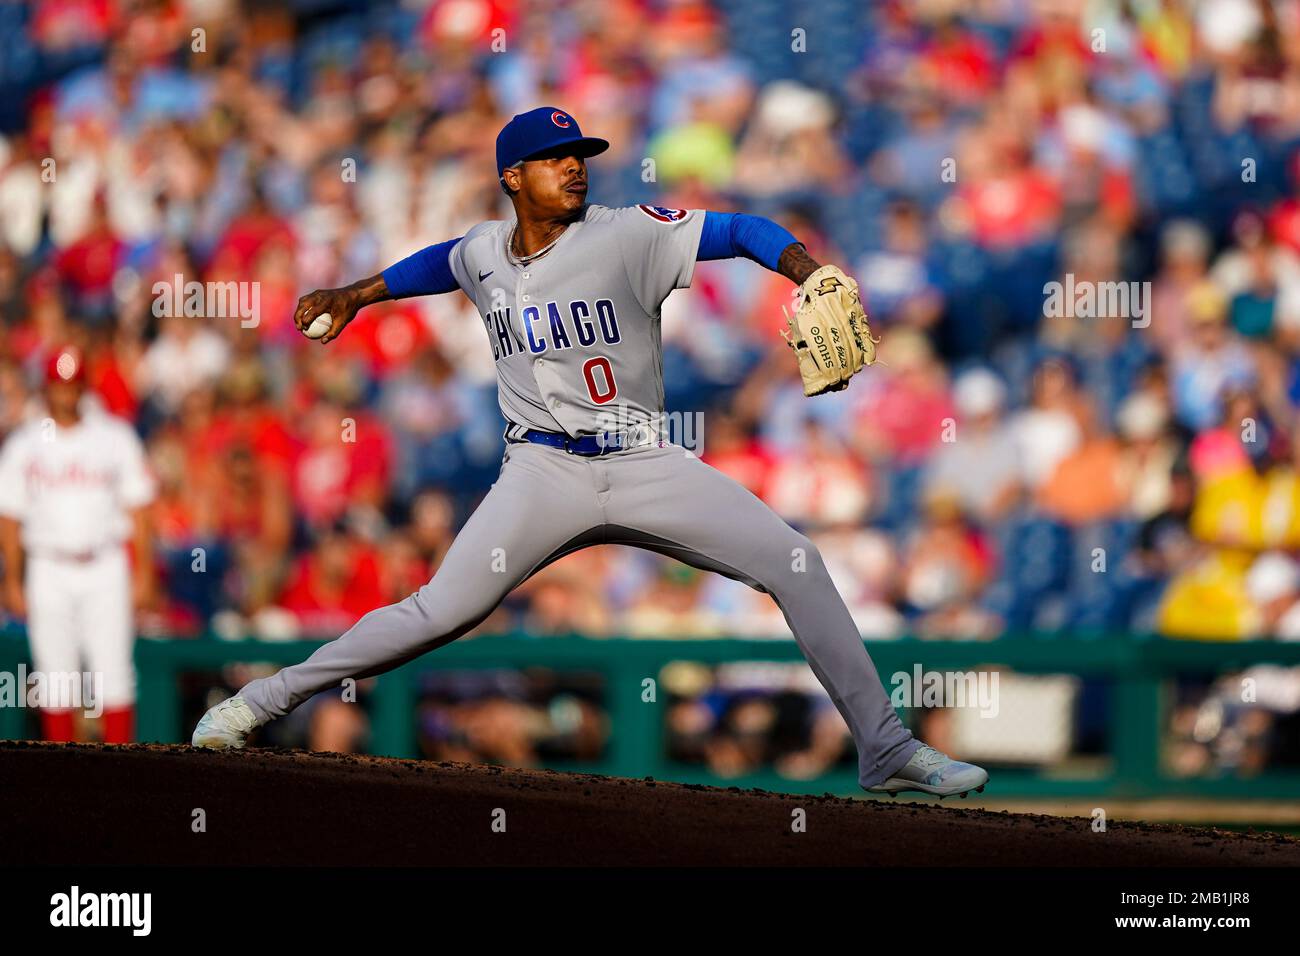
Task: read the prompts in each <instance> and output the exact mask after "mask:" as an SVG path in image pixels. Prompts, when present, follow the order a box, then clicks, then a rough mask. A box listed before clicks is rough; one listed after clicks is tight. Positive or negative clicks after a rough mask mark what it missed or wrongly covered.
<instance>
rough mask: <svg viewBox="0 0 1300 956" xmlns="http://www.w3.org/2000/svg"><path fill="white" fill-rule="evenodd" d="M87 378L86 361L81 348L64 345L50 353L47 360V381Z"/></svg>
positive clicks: (75, 380) (81, 380)
mask: <svg viewBox="0 0 1300 956" xmlns="http://www.w3.org/2000/svg"><path fill="white" fill-rule="evenodd" d="M85 380H86V363H85V362H84V361H83V360H82V357H81V350H80V349H78V348H77V347H76V346H75V345H64V346H62V347H61V348H57V349H55V350H54V351H53V352H51V353H50V357H49V359H47V360H46V362H45V381H47V382H84V381H85Z"/></svg>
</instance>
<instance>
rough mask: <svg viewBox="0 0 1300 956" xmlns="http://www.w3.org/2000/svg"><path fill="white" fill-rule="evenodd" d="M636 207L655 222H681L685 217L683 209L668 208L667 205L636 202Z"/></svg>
mask: <svg viewBox="0 0 1300 956" xmlns="http://www.w3.org/2000/svg"><path fill="white" fill-rule="evenodd" d="M636 208H637V209H640V210H641V211H642V212H643V213H645V214H646V215H647V216H649V217H650V218H651V219H653V220H654V221H655V222H681V221H682V220H683V219H685V218H686V210H685V209H669V208H668V207H667V206H647V205H645V204H643V203H642V204H638V205H637V207H636Z"/></svg>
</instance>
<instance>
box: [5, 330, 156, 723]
mask: <svg viewBox="0 0 1300 956" xmlns="http://www.w3.org/2000/svg"><path fill="white" fill-rule="evenodd" d="M45 380H46V381H45V400H46V406H47V414H46V415H45V416H43V417H41V418H37V419H34V420H32V421H29V422H27V423H26V424H24V425H22V426H21V427H19V428H17V429H15V431H14V432H13V434H11V435H10V436H9V438H8V440H7V441H5V443H4V445H3V447H2V448H0V553H2V554H3V557H4V571H5V579H4V597H5V603H6V604H7V605H8V607H9V609H10V611H12V612H13V613H15V614H17V615H19V616H22V617H26V619H27V637H28V643H29V644H30V647H31V655H32V662H33V665H34V670H35V671H37V672H39V673H40V674H41V675H42V679H43V680H45V681H46V686H47V687H51V688H52V687H54V686H56V685H57V683H58V682H62V681H66V680H67V679H69V678H70V677H71V676H72V675H82V686H83V687H86V688H88V689H89V691H90V693H89V697H86V696H83V698H82V700H81V701H80V702H79V703H77V704H76V706H67V705H68V704H69V703H73V701H71V700H69V699H68V698H66V697H64V698H61V699H49V698H47V699H45V700H42V701H40V702H39V703H40V704H41V731H42V735H43V736H44V737H45V739H47V740H72V739H73V736H74V726H73V714H74V710H75V709H78V708H80V709H84V710H87V711H90V712H92V713H94V712H99V711H100V710H101V709H102V716H103V738H104V742H105V743H129V742H130V741H131V740H132V739H133V738H134V723H135V686H136V685H135V664H134V661H133V657H132V649H133V646H134V640H135V627H134V620H133V613H132V605H133V601H134V603H135V604H137V605H139V604H144V603H147V602H148V601H149V600H150V598H151V595H152V592H153V577H152V567H153V555H152V551H151V547H150V529H149V522H148V517H147V510H148V509H147V506H148V505H149V503H150V502H151V501H152V500H153V498H154V481H153V478H152V477H151V475H150V474H149V471H148V468H147V467H146V465H145V456H144V448H143V446H142V445H141V442H140V439H139V438H138V437H137V436H136V433H135V431H134V430H133V429H132V428H131V426H130V425H129V424H128V423H127V422H124V421H123V420H122V419H120V418H117V417H115V416H113V415H110V414H108V413H107V412H105V411H103V410H102V409H99V408H97V407H94V406H93V405H91V404H90V403H89V402H84V401H83V397H84V393H85V367H84V363H83V360H82V356H81V354H80V353H79V351H78V350H77V349H75V348H72V347H65V348H61V349H58V350H56V351H55V352H54V354H53V355H52V356H51V357H50V360H49V362H48V364H47V367H46V375H45ZM131 536H134V545H135V549H136V550H135V561H134V576H133V573H132V568H131V564H132V562H131V561H130V560H129V559H128V555H127V551H126V546H125V545H126V541H127V538H128V537H131ZM133 582H134V583H133ZM87 676H88V677H89V678H90V679H89V681H87V680H85V677H87ZM52 681H53V683H52ZM64 686H67V685H64ZM96 694H99V695H100V699H98V700H95V699H93V698H94V696H95V695H96ZM51 705H53V706H51Z"/></svg>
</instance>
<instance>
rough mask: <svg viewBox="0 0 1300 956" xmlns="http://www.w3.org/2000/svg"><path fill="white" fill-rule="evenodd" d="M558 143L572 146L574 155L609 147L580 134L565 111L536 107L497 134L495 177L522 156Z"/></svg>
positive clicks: (529, 157) (530, 157) (522, 157)
mask: <svg viewBox="0 0 1300 956" xmlns="http://www.w3.org/2000/svg"><path fill="white" fill-rule="evenodd" d="M557 146H572V147H573V153H574V155H575V156H583V157H586V156H595V155H596V154H597V153H603V152H604V151H605V150H607V149H609V143H608V142H607V141H605V140H603V139H597V138H596V137H594V136H583V135H582V130H580V129H578V121H577V120H576V119H574V118H573V117H572V116H570V115H569V114H568V113H566V112H564V110H557V109H556V108H555V107H553V106H539V107H538V108H537V109H535V110H529V111H528V112H527V113H520V114H518V115H517V116H516V117H515V118H514V119H512V120H511V121H510V122H509V123H507V124H506V125H505V126H503V127H502V128H501V132H500V133H498V134H497V176H498V177H500V176H501V174H502V173H503V172H504V171H505V169H506V167H507V166H513V165H514V164H515V163H517V162H519V161H520V160H521V159H532V158H534V157H535V156H538V155H540V154H541V153H547V152H550V151H551V150H552V149H554V148H555V147H557Z"/></svg>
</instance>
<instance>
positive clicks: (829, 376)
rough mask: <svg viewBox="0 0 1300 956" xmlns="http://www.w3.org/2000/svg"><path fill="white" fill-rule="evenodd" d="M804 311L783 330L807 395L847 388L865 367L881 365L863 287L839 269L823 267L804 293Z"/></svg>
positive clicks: (807, 282) (806, 284)
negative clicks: (864, 299) (861, 295)
mask: <svg viewBox="0 0 1300 956" xmlns="http://www.w3.org/2000/svg"><path fill="white" fill-rule="evenodd" d="M800 292H801V296H800V302H799V308H798V309H797V310H796V311H795V313H794V315H789V314H787V315H786V321H787V322H788V324H789V331H786V330H784V329H783V330H782V331H781V335H783V336H784V337H785V340H786V342H788V343H789V344H790V348H792V349H794V354H795V355H796V356H797V357H798V359H799V374H800V375H801V376H803V393H804V394H805V395H810V396H811V395H820V394H822V392H838V391H839V390H840V389H842V388H845V387H847V386H848V384H849V379H851V378H852V377H853V376H854V375H855V374H856V373H857V372H858V371H860V370H861V369H862V366H864V365H871V364H872V363H873V362H875V361H876V342H877V341H879V340H878V339H873V338H872V337H871V327H870V326H869V325H867V313H866V312H865V311H864V310H863V308H862V299H861V298H860V297H859V296H858V284H857V283H856V282H854V281H853V279H852V278H850V277H849V276H846V275H845V274H844V272H843V271H842V270H841V269H840V268H839V266H822V267H821V268H820V269H818V270H817V271H816V272H814V273H813V274H812V275H810V276H809V277H808V278H807V279H806V280H804V284H803V285H802V286H801V287H800Z"/></svg>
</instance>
